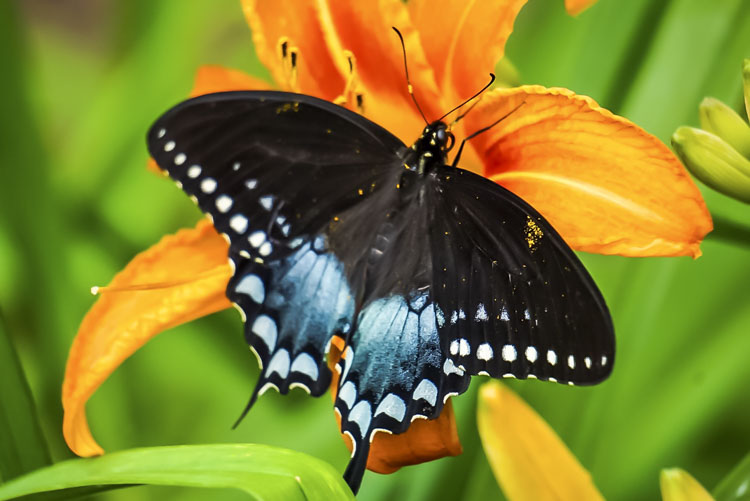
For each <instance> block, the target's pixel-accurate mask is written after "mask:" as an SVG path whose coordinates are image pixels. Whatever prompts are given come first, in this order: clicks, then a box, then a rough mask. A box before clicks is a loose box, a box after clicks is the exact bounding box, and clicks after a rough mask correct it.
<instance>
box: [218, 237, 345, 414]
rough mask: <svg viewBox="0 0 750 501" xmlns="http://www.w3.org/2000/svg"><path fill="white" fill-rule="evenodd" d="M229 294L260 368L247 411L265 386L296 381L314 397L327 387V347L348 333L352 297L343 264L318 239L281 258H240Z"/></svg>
mask: <svg viewBox="0 0 750 501" xmlns="http://www.w3.org/2000/svg"><path fill="white" fill-rule="evenodd" d="M227 296H228V297H229V298H230V299H231V300H232V301H233V302H234V303H235V304H236V305H237V306H238V308H239V309H240V310H241V311H242V313H243V315H244V321H245V337H246V338H247V341H248V343H249V344H250V346H251V347H252V349H253V350H254V351H255V353H256V354H257V356H258V360H259V362H260V365H261V369H262V372H261V375H260V378H259V380H258V382H257V384H256V387H255V391H254V392H253V396H252V398H251V400H250V403H249V404H248V407H247V409H246V410H245V412H247V410H249V408H250V406H251V405H252V404H253V403H254V402H255V399H256V398H257V397H258V396H259V395H261V394H263V393H264V392H265V391H266V390H267V389H268V388H276V389H277V390H278V391H279V392H280V393H287V392H288V391H289V389H290V388H293V387H295V386H299V387H302V388H304V389H306V390H307V391H308V392H309V393H311V394H312V395H315V396H318V395H321V394H323V393H324V392H325V391H326V389H327V388H328V386H329V385H330V381H331V372H330V370H329V369H328V365H327V362H326V357H325V355H326V350H327V348H328V344H329V342H330V340H331V337H332V336H333V335H334V334H337V333H339V334H342V333H346V332H348V330H349V328H350V326H351V324H352V321H353V317H354V299H353V298H352V295H351V291H350V289H349V287H348V285H347V281H346V277H345V276H344V269H343V265H342V264H341V262H340V261H339V260H338V259H337V258H336V256H334V255H333V254H331V253H330V252H327V251H326V249H325V242H324V241H323V239H322V238H318V239H316V240H315V241H314V242H312V243H311V242H307V243H305V244H303V245H301V246H300V247H299V249H298V250H297V251H296V252H294V254H292V255H290V256H288V257H286V258H285V259H283V260H280V261H276V262H271V263H258V262H256V261H254V260H243V261H242V262H241V263H240V265H239V266H238V267H237V270H236V272H235V274H234V276H233V277H232V279H231V280H230V281H229V285H228V286H227ZM243 416H244V413H243Z"/></svg>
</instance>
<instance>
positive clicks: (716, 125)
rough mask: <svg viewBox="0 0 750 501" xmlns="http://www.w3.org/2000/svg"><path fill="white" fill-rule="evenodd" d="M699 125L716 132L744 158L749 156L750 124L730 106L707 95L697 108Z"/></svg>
mask: <svg viewBox="0 0 750 501" xmlns="http://www.w3.org/2000/svg"><path fill="white" fill-rule="evenodd" d="M699 114H700V119H701V127H702V128H703V130H705V131H708V132H712V133H713V134H716V135H717V136H719V137H720V138H722V139H723V140H724V141H726V142H727V143H729V144H730V145H731V146H732V147H734V149H735V150H737V152H738V153H739V154H740V155H742V156H744V157H745V158H750V126H748V125H747V122H745V120H743V119H742V117H741V116H739V115H738V114H737V113H736V112H735V111H734V110H733V109H732V108H730V107H729V106H727V105H726V104H724V103H722V102H721V101H719V100H718V99H714V98H712V97H707V98H705V99H704V100H703V102H702V103H701V105H700V108H699Z"/></svg>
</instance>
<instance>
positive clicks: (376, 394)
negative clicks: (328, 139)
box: [331, 167, 469, 492]
mask: <svg viewBox="0 0 750 501" xmlns="http://www.w3.org/2000/svg"><path fill="white" fill-rule="evenodd" d="M396 174H397V177H395V178H392V179H388V180H387V181H386V187H387V189H385V190H383V192H382V194H381V195H380V196H378V197H377V198H375V199H373V201H372V203H371V204H368V205H367V206H366V207H357V208H355V209H353V210H352V211H350V212H349V213H347V214H345V215H342V217H341V224H342V225H343V226H342V228H341V231H342V233H341V234H342V235H346V237H347V238H345V239H339V238H337V235H336V233H333V234H332V235H331V237H332V239H331V242H332V245H333V249H334V250H336V252H337V254H338V255H340V256H351V257H348V258H347V259H346V261H347V262H358V263H360V264H361V265H363V268H364V275H365V277H366V280H365V281H364V283H365V284H366V287H365V290H364V291H363V294H362V300H361V304H362V307H361V308H360V310H359V312H358V316H357V320H356V322H355V323H354V328H353V331H352V334H351V335H350V336H349V339H348V343H347V346H346V349H345V351H344V354H343V359H342V360H341V361H340V362H339V364H338V366H337V368H338V370H339V371H340V374H341V377H340V379H339V391H338V395H337V398H336V402H335V408H336V410H337V412H338V413H339V415H340V416H341V429H342V431H343V432H344V433H346V434H348V435H349V436H350V438H351V439H352V443H353V445H354V450H353V451H352V460H351V462H350V463H349V466H348V468H347V471H346V472H345V474H344V477H345V479H346V480H347V482H348V483H349V485H350V486H351V487H352V489H353V490H354V491H355V492H356V490H357V488H358V486H359V484H360V481H361V479H362V476H363V474H364V470H365V466H366V463H367V457H368V453H369V448H370V442H371V440H372V438H373V436H374V434H375V433H376V432H377V431H383V432H386V433H393V434H398V433H403V432H405V431H406V430H407V429H408V427H409V426H410V424H411V423H412V421H413V420H414V419H417V418H427V419H433V418H436V417H437V416H438V415H439V413H440V411H441V410H442V408H443V404H444V402H445V400H446V398H447V396H449V395H452V394H458V393H461V392H463V391H465V389H466V387H467V386H468V382H469V378H468V376H464V375H463V374H459V373H458V371H456V370H453V362H452V360H450V359H449V358H446V356H445V353H447V352H444V350H443V349H442V348H441V340H440V337H439V333H438V328H437V317H436V311H435V304H434V301H433V294H432V280H433V261H434V258H433V254H432V249H431V243H430V240H429V238H428V234H429V228H430V225H431V224H432V223H431V218H432V216H431V212H430V207H429V206H428V205H427V203H426V202H427V199H426V197H425V196H424V189H425V187H426V185H425V181H424V179H423V178H422V177H421V175H419V174H417V173H416V172H414V171H411V170H405V169H403V167H399V169H398V171H397V172H396ZM352 241H356V242H367V247H366V252H365V253H364V254H363V255H361V257H360V258H359V259H357V258H355V257H354V255H353V252H354V248H350V246H348V245H347V243H348V242H352ZM358 252H360V253H361V252H362V251H361V250H360V251H358Z"/></svg>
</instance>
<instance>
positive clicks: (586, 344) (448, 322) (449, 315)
mask: <svg viewBox="0 0 750 501" xmlns="http://www.w3.org/2000/svg"><path fill="white" fill-rule="evenodd" d="M434 177H435V185H434V189H433V190H431V191H430V193H431V194H432V195H433V196H432V197H431V204H432V209H433V210H434V214H435V217H434V222H435V224H434V226H433V227H432V230H431V232H430V239H431V242H432V248H433V252H434V253H435V254H434V262H433V270H434V273H435V282H434V284H433V287H434V293H435V301H436V304H437V305H438V307H439V308H441V313H442V316H441V318H440V319H439V322H438V326H439V330H440V336H441V340H442V343H443V345H442V346H443V349H444V350H445V351H446V353H448V356H449V357H450V358H451V359H452V360H453V361H454V363H455V364H456V365H457V366H458V367H462V368H465V369H466V370H467V371H468V373H469V374H483V373H484V374H489V375H490V376H493V377H504V376H505V377H508V376H512V377H517V378H527V377H535V378H538V379H544V380H552V381H559V382H565V383H570V384H594V383H597V382H599V381H601V380H603V379H604V378H606V377H607V376H608V375H609V373H610V371H611V369H612V364H613V362H614V331H613V327H612V321H611V318H610V315H609V311H608V309H607V306H606V304H605V302H604V300H603V298H602V296H601V294H600V292H599V290H598V289H597V288H596V286H595V284H594V282H593V280H592V279H591V277H590V275H589V274H588V272H587V271H586V270H585V268H584V267H583V265H582V264H581V263H580V261H579V260H578V258H577V257H576V255H575V254H574V253H573V252H572V251H571V250H570V248H569V247H568V246H567V244H565V242H564V241H563V240H562V238H561V237H560V235H558V234H557V232H556V231H555V230H554V229H553V228H552V226H550V224H549V223H548V222H547V221H546V220H545V219H544V218H543V217H542V216H541V215H540V214H539V213H538V212H537V211H536V210H534V209H533V208H532V207H531V206H530V205H528V204H527V203H525V202H524V201H523V200H521V199H520V198H518V197H517V196H515V195H514V194H512V193H510V192H509V191H507V190H505V189H504V188H502V187H501V186H499V185H497V184H495V183H493V182H491V181H489V180H487V179H485V178H482V177H480V176H477V175H475V174H472V173H470V172H467V171H464V170H460V169H453V168H450V167H447V166H446V167H443V168H439V169H437V170H436V172H435V174H434Z"/></svg>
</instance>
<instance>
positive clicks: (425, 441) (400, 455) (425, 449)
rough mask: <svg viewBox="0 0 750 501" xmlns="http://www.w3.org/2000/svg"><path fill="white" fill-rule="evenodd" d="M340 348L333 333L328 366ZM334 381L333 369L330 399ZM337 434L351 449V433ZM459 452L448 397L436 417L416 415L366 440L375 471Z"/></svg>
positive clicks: (369, 463)
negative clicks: (395, 431) (402, 426)
mask: <svg viewBox="0 0 750 501" xmlns="http://www.w3.org/2000/svg"><path fill="white" fill-rule="evenodd" d="M343 350H344V344H343V340H342V339H341V338H338V337H334V338H333V340H332V342H331V347H330V350H329V353H328V365H329V367H331V368H333V367H334V365H335V364H336V362H338V360H339V357H340V356H341V353H342V352H343ZM338 383H339V374H338V373H337V372H336V371H335V370H334V371H333V380H332V381H331V396H332V398H333V401H334V402H335V401H336V392H337V391H338ZM335 414H336V422H337V423H338V424H339V428H340V427H341V417H340V416H339V415H338V413H335ZM341 437H342V438H343V439H344V443H345V444H346V446H347V447H348V448H349V450H350V451H351V450H352V441H351V437H349V435H344V434H343V433H342V434H341ZM461 452H462V448H461V442H460V441H459V439H458V431H457V430H456V418H455V415H454V413H453V404H452V403H451V401H450V400H448V402H446V404H445V407H443V411H442V412H441V413H440V416H438V418H437V419H430V420H427V419H417V420H415V421H414V422H413V423H411V426H409V429H408V430H406V431H405V432H404V433H401V434H400V435H390V434H388V433H382V432H381V433H376V434H375V436H374V438H373V440H372V443H371V444H370V454H369V456H368V457H367V469H368V470H370V471H374V472H376V473H393V472H394V471H397V470H398V469H399V468H401V467H402V466H409V465H413V464H419V463H425V462H427V461H432V460H434V459H440V458H443V457H446V456H458V455H459V454H461Z"/></svg>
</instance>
